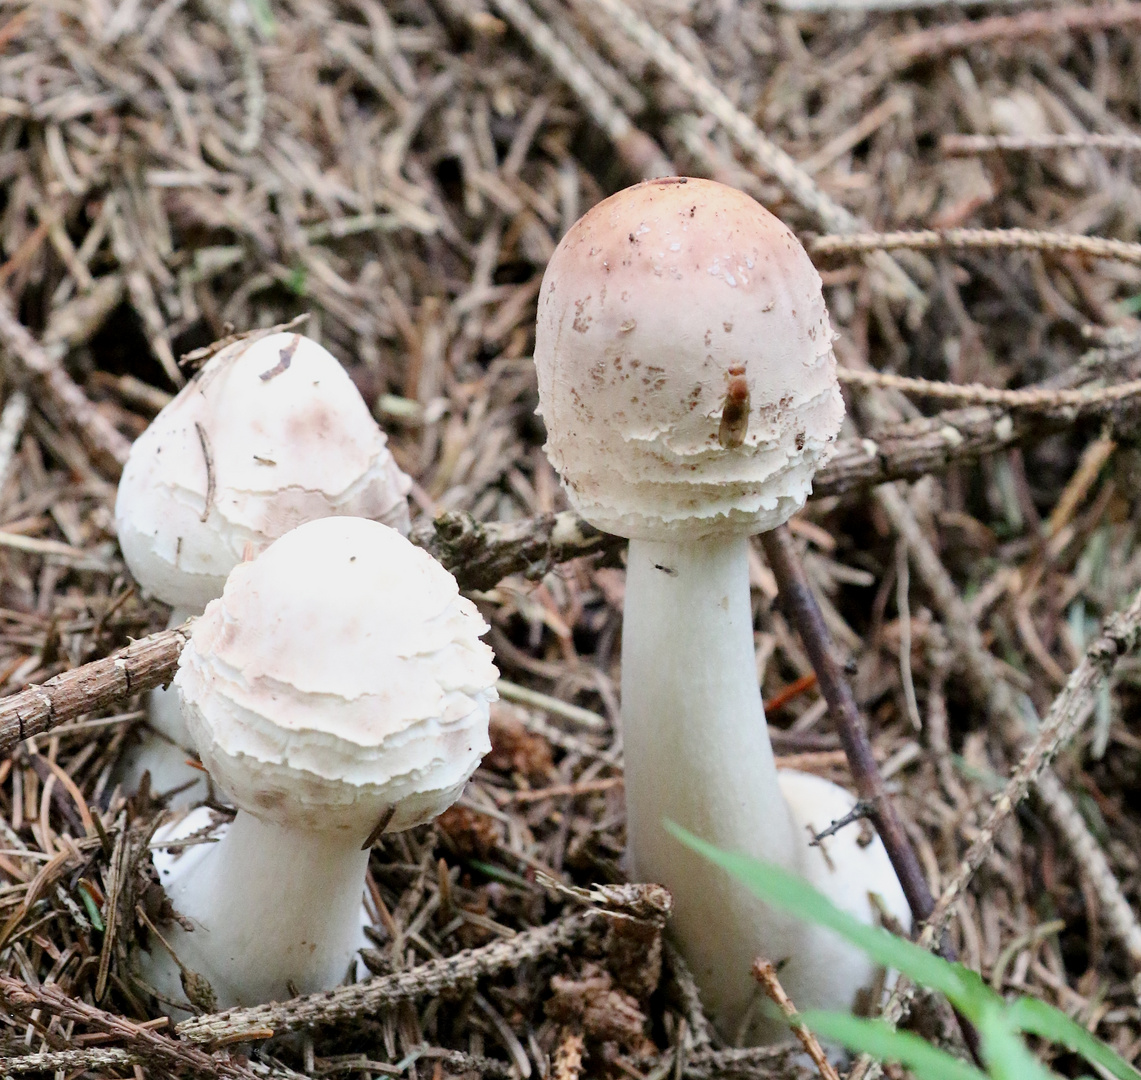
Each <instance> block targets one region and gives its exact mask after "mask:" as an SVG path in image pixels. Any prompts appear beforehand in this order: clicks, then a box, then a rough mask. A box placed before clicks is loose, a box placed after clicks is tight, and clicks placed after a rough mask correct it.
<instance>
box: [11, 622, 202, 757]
mask: <svg viewBox="0 0 1141 1080" xmlns="http://www.w3.org/2000/svg"><path fill="white" fill-rule="evenodd" d="M191 625H192V623H184V624H183V625H182V626H176V627H174V628H173V629H171V630H163V631H161V632H160V633H157V634H151V635H150V636H149V637H145V638H142V639H140V640H139V641H135V642H132V643H131V644H130V645H128V646H127V648H125V649H122V650H120V651H119V652H117V653H115V654H114V655H112V656H108V657H106V658H105V659H103V660H92V661H91V662H90V663H88V664H84V665H82V666H81V667H77V668H73V669H72V670H71V671H65V672H64V673H63V674H62V675H57V676H56V677H55V678H54V679H49V680H48V681H47V682H46V683H43V684H41V685H39V686H29V687H28V688H27V689H26V690H21V691H20V692H19V693H18V694H13V695H12V696H11V697H7V698H4V699H3V700H0V756H4V755H7V754H10V753H11V752H12V750H13V749H14V748H15V747H16V745H17V744H18V743H20V742H22V741H23V740H24V739H27V738H29V737H30V736H32V735H38V734H40V733H41V732H44V731H50V730H51V729H52V728H54V727H58V726H59V725H60V724H63V723H66V722H67V721H69V720H74V719H76V717H78V716H82V715H83V714H84V713H89V712H95V711H97V710H99V709H102V708H105V707H106V706H108V705H110V704H112V703H113V702H116V701H121V700H122V699H123V698H126V697H130V695H131V694H136V693H141V692H142V691H144V690H153V689H154V688H155V687H156V686H162V685H164V684H166V683H168V682H169V681H170V679H171V677H172V676H173V675H174V670H175V668H176V666H177V665H178V657H179V654H180V653H181V652H182V648H183V646H184V645H185V644H186V642H187V641H188V640H189V637H190V626H191Z"/></svg>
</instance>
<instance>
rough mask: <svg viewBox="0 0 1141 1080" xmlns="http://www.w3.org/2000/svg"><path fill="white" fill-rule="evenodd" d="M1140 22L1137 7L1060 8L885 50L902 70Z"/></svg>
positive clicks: (919, 37)
mask: <svg viewBox="0 0 1141 1080" xmlns="http://www.w3.org/2000/svg"><path fill="white" fill-rule="evenodd" d="M1139 22H1141V4H1139V3H1109V4H1099V5H1098V6H1097V7H1076V6H1074V7H1063V8H1057V9H1055V10H1053V11H1027V12H1024V13H1023V14H1020V15H994V16H991V17H990V18H988V19H979V20H978V21H977V22H960V23H954V24H953V25H950V26H936V27H932V29H930V30H920V31H918V32H917V33H914V34H907V35H905V36H903V37H899V38H896V39H895V41H893V42H890V43H889V45H888V47H887V50H886V51H887V53H888V55H889V56H890V57H891V59H892V60H894V61H895V63H897V64H899V65H903V66H906V65H908V64H913V63H915V62H916V61H917V60H929V59H933V58H934V57H937V56H943V55H945V54H946V53H949V52H961V51H962V50H963V49H968V48H970V47H971V46H973V45H984V44H986V43H988V42H993V41H1017V40H1020V39H1022V38H1031V37H1042V36H1043V35H1046V34H1070V33H1073V32H1074V31H1075V30H1107V29H1109V28H1110V27H1115V26H1129V25H1131V24H1134V23H1139Z"/></svg>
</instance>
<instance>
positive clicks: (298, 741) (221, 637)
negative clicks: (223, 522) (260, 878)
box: [175, 517, 498, 840]
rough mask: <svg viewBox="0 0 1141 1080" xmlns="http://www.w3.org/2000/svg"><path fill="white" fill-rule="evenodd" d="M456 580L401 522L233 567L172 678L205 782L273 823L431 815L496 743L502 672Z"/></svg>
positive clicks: (361, 527)
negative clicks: (492, 709)
mask: <svg viewBox="0 0 1141 1080" xmlns="http://www.w3.org/2000/svg"><path fill="white" fill-rule="evenodd" d="M486 630H487V625H486V623H484V621H483V619H482V618H481V617H480V615H479V612H478V611H477V610H476V608H475V605H474V604H472V602H471V601H470V600H468V599H466V598H465V597H462V596H460V594H459V589H458V587H457V585H456V582H455V579H454V578H453V577H452V576H451V574H449V573H448V572H447V571H446V570H445V569H444V568H443V567H442V566H441V565H440V564H439V563H437V562H436V561H435V560H434V559H433V558H432V557H431V556H430V555H428V554H427V552H425V551H422V550H421V549H419V548H417V547H414V546H413V545H412V544H411V543H410V542H409V541H408V540H406V539H405V538H404V537H403V536H401V535H400V534H399V533H398V532H396V530H394V529H391V528H389V527H388V526H386V525H381V524H379V523H377V522H375V521H365V520H363V519H361V518H347V517H334V518H325V519H322V520H319V521H313V522H310V523H308V524H306V525H302V526H301V527H300V528H297V529H295V530H293V531H292V532H290V533H288V534H286V535H285V536H283V537H282V538H281V539H280V540H278V541H276V542H275V543H274V544H272V545H271V546H270V547H269V548H267V549H266V551H265V552H263V553H262V554H261V555H260V556H258V558H256V559H254V560H253V561H252V562H248V563H243V564H241V565H240V566H238V567H236V568H235V570H234V571H233V573H231V575H230V577H229V579H228V580H227V582H226V588H225V591H224V592H223V594H222V596H221V598H220V599H217V600H214V601H213V602H211V603H210V604H209V605H208V606H207V608H206V612H205V614H204V615H203V616H202V617H201V618H200V619H198V620H197V622H196V623H195V624H194V630H193V633H192V635H191V639H190V642H189V643H188V644H187V646H186V648H185V650H184V651H183V654H182V657H181V660H180V662H179V670H178V674H177V676H176V677H175V684H176V685H177V687H178V688H179V690H180V691H181V693H182V698H183V702H184V710H185V715H186V720H187V726H188V727H189V729H190V733H191V736H192V737H193V738H194V741H195V744H196V745H197V747H198V750H199V753H200V754H201V755H202V761H203V763H204V764H205V765H206V768H207V769H208V770H209V772H210V775H211V776H212V777H213V778H214V780H215V781H216V782H217V783H218V784H219V785H220V786H221V787H222V788H223V790H225V791H226V792H227V793H228V794H229V795H230V796H231V798H233V800H234V802H235V803H236V804H237V805H238V806H239V807H241V808H242V809H244V810H248V811H249V812H250V813H252V814H254V815H256V816H257V817H259V818H262V819H264V820H268V821H275V822H278V823H279V824H282V825H290V826H303V827H307V828H313V829H331V828H336V829H350V830H354V831H356V832H357V833H359V834H360V836H361V839H362V840H363V839H364V838H366V837H367V836H368V835H369V833H370V832H371V831H372V829H373V828H374V827H375V826H376V824H377V822H378V821H379V820H380V819H381V818H382V817H383V816H384V814H385V813H386V811H387V810H388V808H390V807H394V808H395V812H394V815H393V817H392V820H391V823H390V826H389V828H390V830H398V829H405V828H408V827H410V826H412V825H417V824H420V823H421V822H424V821H428V820H430V819H431V818H433V817H435V816H436V815H437V814H439V813H441V812H442V811H443V810H445V809H446V808H447V807H448V806H450V805H451V804H452V802H454V801H455V799H456V798H458V797H459V794H460V792H461V791H462V790H463V786H464V784H465V783H467V780H468V778H469V777H470V776H471V774H472V773H473V772H474V771H475V768H476V766H477V765H478V764H479V762H480V759H481V758H482V757H483V755H484V754H485V753H487V751H488V750H489V749H490V742H489V741H488V734H487V727H488V709H489V704H490V702H491V701H493V700H495V698H496V692H495V688H494V687H495V680H496V678H497V677H498V672H497V671H496V669H495V665H494V664H493V663H492V652H491V649H490V648H489V647H488V646H487V645H485V644H484V643H483V642H482V641H480V635H481V634H483V633H484V632H485V631H486Z"/></svg>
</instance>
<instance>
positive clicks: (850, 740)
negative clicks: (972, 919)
mask: <svg viewBox="0 0 1141 1080" xmlns="http://www.w3.org/2000/svg"><path fill="white" fill-rule="evenodd" d="M761 544H762V545H763V547H764V549H765V556H766V557H767V558H768V561H769V566H770V568H771V569H772V572H773V575H774V577H776V579H777V587H778V588H779V590H780V600H781V603H782V604H783V605H784V607H785V609H786V610H787V611H788V614H789V616H790V618H791V619H792V621H793V623H794V624H795V626H796V627H797V629H798V630H799V631H800V637H801V641H803V643H804V650H805V652H806V653H808V658H809V660H811V661H812V668H813V670H814V671H815V672H816V677H817V679H818V680H819V683H820V691H821V693H822V694H823V695H824V698H825V700H827V702H828V708H829V711H830V713H831V715H832V723H833V725H834V727H835V729H836V733H837V734H838V735H839V736H840V742H841V744H842V745H843V747H844V753H845V754H846V755H847V758H848V764H849V767H850V769H851V772H852V779H853V781H854V782H855V784H856V790H857V792H858V793H859V796H860V800H861V801H862V802H863V803H864V804H865V805H866V806H867V812H868V817H869V818H871V820H872V823H873V824H874V825H875V827H876V831H877V832H878V833H879V835H880V838H881V839H882V840H883V844H884V847H885V848H886V849H887V853H888V857H889V858H890V859H891V865H892V867H893V868H894V869H895V873H896V876H897V877H898V878H899V883H900V884H901V885H902V886H903V892H904V895H905V896H906V897H907V903H908V906H909V907H910V908H911V914H912V918H913V919H914V920H915V922H916V923H917V924H918V923H921V922H923V921H924V920H926V919H927V917H928V916H929V915H930V914H931V910H932V908H933V907H934V903H935V901H934V898H933V897H932V896H931V890H930V889H929V888H928V886H927V879H926V878H925V877H924V876H923V869H922V867H921V866H920V865H919V859H918V858H917V856H916V854H915V849H914V848H913V847H912V845H911V841H910V840H909V839H908V838H907V833H906V832H905V831H904V828H903V823H902V822H901V821H900V820H899V816H898V815H897V814H896V812H895V806H894V804H893V803H892V801H891V797H890V796H889V795H888V793H887V787H886V785H885V784H884V781H883V777H882V776H881V775H880V771H879V766H878V765H877V764H876V759H875V755H874V754H873V753H872V745H871V742H870V741H869V739H868V733H867V731H866V729H865V728H864V722H863V720H862V719H861V718H860V712H859V709H858V708H857V706H856V699H855V698H854V697H853V696H852V688H851V687H850V686H849V685H848V680H847V679H846V678H845V677H844V672H843V670H842V669H841V667H840V664H839V663H838V662H837V660H836V656H835V652H834V649H833V646H832V637H831V635H830V634H829V633H828V628H827V627H826V626H825V625H824V619H823V617H822V616H821V614H820V608H819V607H818V606H817V603H816V598H815V596H814V595H813V592H812V587H811V586H810V585H809V584H808V578H807V577H806V576H805V573H804V568H803V567H802V566H801V565H800V560H799V559H798V558H797V557H796V549H795V547H794V546H793V542H792V537H791V536H790V535H789V532H788V527H787V526H783V525H782V526H781V527H780V528H779V529H773V530H771V531H770V532H767V533H762V534H761Z"/></svg>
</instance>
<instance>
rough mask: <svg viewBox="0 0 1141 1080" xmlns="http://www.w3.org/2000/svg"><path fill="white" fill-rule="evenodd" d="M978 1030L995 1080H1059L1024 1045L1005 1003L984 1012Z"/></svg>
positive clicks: (989, 1070)
mask: <svg viewBox="0 0 1141 1080" xmlns="http://www.w3.org/2000/svg"><path fill="white" fill-rule="evenodd" d="M975 1026H976V1029H977V1031H978V1033H979V1048H980V1050H981V1053H982V1059H983V1061H984V1062H985V1063H986V1067H987V1071H988V1073H989V1075H990V1077H991V1080H1058V1078H1057V1074H1056V1073H1052V1072H1051V1071H1050V1070H1049V1069H1047V1068H1046V1066H1045V1065H1043V1064H1042V1063H1041V1062H1040V1061H1039V1060H1038V1059H1037V1058H1036V1057H1035V1056H1034V1055H1033V1054H1032V1053H1031V1052H1030V1048H1029V1047H1028V1046H1027V1045H1026V1043H1024V1042H1023V1041H1022V1038H1021V1037H1020V1036H1019V1034H1018V1032H1017V1031H1016V1030H1015V1025H1014V1023H1013V1022H1012V1020H1011V1018H1010V1011H1009V1010H1008V1009H1007V1007H1006V1003H1005V1002H1001V1001H1000V1002H998V1003H996V1004H994V1005H992V1006H991V1007H988V1008H986V1009H984V1010H983V1013H982V1015H981V1016H980V1017H979V1020H978V1021H977V1023H976V1025H975Z"/></svg>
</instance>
